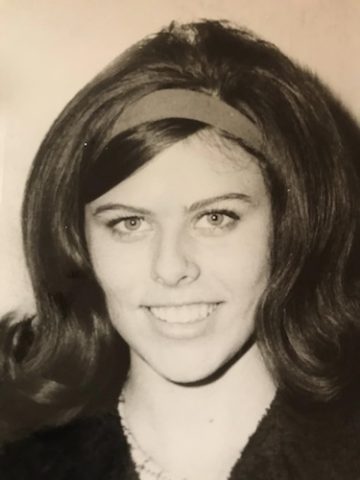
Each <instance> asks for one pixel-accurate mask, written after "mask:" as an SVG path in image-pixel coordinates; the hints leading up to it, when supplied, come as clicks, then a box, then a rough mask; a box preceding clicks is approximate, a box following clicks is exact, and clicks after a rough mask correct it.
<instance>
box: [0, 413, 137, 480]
mask: <svg viewBox="0 0 360 480" xmlns="http://www.w3.org/2000/svg"><path fill="white" fill-rule="evenodd" d="M129 458H130V457H129V452H128V447H127V444H126V440H125V438H124V435H123V432H122V429H121V426H120V421H119V417H118V416H117V415H116V414H113V413H107V414H103V415H99V416H93V417H88V418H81V419H77V420H74V421H72V422H70V423H69V424H67V425H64V426H59V427H56V428H51V429H47V430H43V431H41V432H37V433H35V434H33V435H31V436H29V437H27V438H24V439H22V440H18V441H16V442H11V443H8V444H5V445H4V446H3V447H2V449H1V453H0V478H1V479H2V480H27V479H29V480H30V479H33V478H36V479H37V480H42V479H49V478H51V479H52V480H65V479H69V478H71V479H72V480H82V479H86V480H95V479H99V478H106V479H110V478H113V476H114V478H116V476H117V478H124V477H125V472H127V474H126V478H131V468H132V467H131V462H130V461H129ZM121 474H122V475H121ZM119 475H120V476H119Z"/></svg>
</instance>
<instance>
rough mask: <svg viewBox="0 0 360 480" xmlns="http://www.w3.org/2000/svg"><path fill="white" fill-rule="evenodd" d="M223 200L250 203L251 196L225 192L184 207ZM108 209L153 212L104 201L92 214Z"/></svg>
mask: <svg viewBox="0 0 360 480" xmlns="http://www.w3.org/2000/svg"><path fill="white" fill-rule="evenodd" d="M223 200H241V201H243V202H246V203H250V201H251V198H250V196H249V195H246V194H245V193H226V194H224V195H218V196H216V197H210V198H205V199H203V200H198V201H197V202H194V203H192V204H191V205H190V206H189V207H186V211H187V212H190V213H191V212H194V211H196V210H199V209H201V208H204V207H207V206H209V205H211V204H213V203H216V202H220V201H223ZM108 210H110V211H111V210H126V211H128V212H130V213H135V214H137V215H152V213H153V212H151V210H147V209H146V208H141V207H132V206H131V205H125V204H123V203H105V204H104V205H100V206H99V207H97V208H96V209H95V210H94V212H93V214H94V215H99V214H100V213H102V212H105V211H108Z"/></svg>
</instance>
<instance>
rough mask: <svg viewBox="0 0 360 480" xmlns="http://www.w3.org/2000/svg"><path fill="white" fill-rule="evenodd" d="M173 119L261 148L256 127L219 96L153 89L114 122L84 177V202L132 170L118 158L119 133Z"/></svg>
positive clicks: (102, 192) (104, 190) (106, 189)
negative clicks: (203, 126) (201, 126)
mask: <svg viewBox="0 0 360 480" xmlns="http://www.w3.org/2000/svg"><path fill="white" fill-rule="evenodd" d="M176 118H178V119H179V118H180V119H188V120H196V121H199V122H202V123H204V124H205V125H209V126H211V127H215V128H217V129H219V130H223V131H224V132H227V133H229V134H230V135H232V136H234V137H237V138H241V139H242V140H243V142H244V143H245V144H246V145H248V146H249V147H250V148H252V149H254V150H261V142H262V136H261V132H260V130H259V128H258V127H257V126H256V125H255V124H254V123H253V121H252V120H250V118H249V117H248V116H246V115H245V114H244V113H242V112H240V111H239V110H237V109H235V108H234V107H232V106H231V105H229V104H228V103H226V102H224V101H223V100H221V99H220V98H219V97H217V96H215V95H210V94H207V93H204V92H199V91H194V90H186V89H163V90H156V91H154V92H152V93H149V94H147V95H145V96H143V97H141V98H140V99H137V100H135V101H134V102H133V103H131V104H129V105H128V106H127V107H126V108H125V109H124V111H123V112H122V113H121V114H120V115H119V118H118V119H117V120H116V121H115V123H114V125H113V128H112V131H111V140H110V142H109V144H108V145H107V146H106V147H105V149H104V150H103V151H102V152H101V153H100V155H99V157H98V158H97V159H96V161H95V163H94V164H93V166H92V167H91V170H90V172H88V175H87V176H86V179H85V186H84V187H85V188H84V191H83V196H84V201H85V202H91V201H92V200H94V199H95V198H97V197H99V196H101V195H103V194H104V193H105V192H107V191H108V190H110V189H111V188H113V187H114V186H115V185H117V184H118V183H119V182H120V181H121V180H122V179H124V178H126V176H125V175H127V174H130V173H132V171H133V170H134V168H133V167H132V166H131V165H126V161H125V162H124V159H122V160H120V159H119V158H118V155H117V151H116V139H117V138H118V137H119V135H120V134H122V133H124V132H126V131H127V130H130V129H132V128H134V127H138V126H139V125H141V124H144V123H147V122H155V121H158V120H164V119H176Z"/></svg>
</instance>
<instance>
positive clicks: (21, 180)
mask: <svg viewBox="0 0 360 480" xmlns="http://www.w3.org/2000/svg"><path fill="white" fill-rule="evenodd" d="M198 18H227V19H230V20H233V21H235V22H237V23H239V24H242V25H244V26H246V27H248V28H250V29H252V30H254V31H255V32H256V33H258V34H260V35H261V36H263V37H264V38H266V39H267V40H270V41H272V42H274V43H275V44H277V45H278V46H279V47H280V48H281V49H282V50H283V51H284V52H285V53H287V54H289V55H291V56H292V57H294V58H296V59H297V60H298V61H300V62H301V63H302V64H305V65H307V66H308V67H309V68H310V69H311V70H313V71H315V72H317V73H318V74H319V76H320V77H321V78H322V79H323V80H324V81H325V82H326V83H328V84H329V85H330V86H331V87H332V89H333V90H334V91H335V92H336V93H337V94H338V95H339V96H340V97H341V98H342V99H343V101H344V102H345V104H346V105H348V107H349V108H350V109H351V110H352V112H353V113H354V115H355V116H357V118H359V120H360V65H359V63H360V0H51V1H49V0H0V106H1V116H0V160H1V163H0V228H1V235H0V315H1V314H2V313H5V312H6V311H7V310H8V309H13V308H16V307H19V308H20V309H21V310H28V309H31V308H32V296H31V291H30V288H29V285H28V279H27V275H26V270H25V267H24V259H23V255H22V249H21V234H20V216H19V213H20V206H21V198H22V193H23V189H24V184H25V180H26V175H27V172H28V169H29V166H30V163H31V160H32V158H33V156H34V154H35V152H36V150H37V148H38V146H39V143H40V141H41V139H42V137H43V136H44V134H45V133H46V131H47V129H48V127H49V125H50V124H51V122H52V121H53V119H54V118H55V117H56V116H57V114H58V113H59V112H60V110H61V109H62V107H63V106H64V105H65V103H66V102H67V101H68V100H69V99H70V98H71V97H72V95H74V94H75V93H76V91H77V90H78V89H79V88H80V87H81V86H83V84H84V83H85V82H87V81H88V80H89V79H90V78H91V77H92V76H93V75H94V74H95V73H97V72H98V71H99V70H100V69H101V68H102V67H103V66H104V65H105V64H107V63H108V62H109V61H111V60H112V58H113V57H114V56H116V55H117V54H118V53H119V52H121V51H122V50H123V49H124V48H126V47H127V46H129V45H130V44H131V43H133V42H135V41H137V40H138V39H140V38H141V37H143V36H144V35H146V34H149V33H151V32H154V31H156V30H158V29H159V28H161V27H162V26H165V25H166V24H168V23H169V22H170V21H171V20H174V19H175V20H181V21H184V20H193V19H198Z"/></svg>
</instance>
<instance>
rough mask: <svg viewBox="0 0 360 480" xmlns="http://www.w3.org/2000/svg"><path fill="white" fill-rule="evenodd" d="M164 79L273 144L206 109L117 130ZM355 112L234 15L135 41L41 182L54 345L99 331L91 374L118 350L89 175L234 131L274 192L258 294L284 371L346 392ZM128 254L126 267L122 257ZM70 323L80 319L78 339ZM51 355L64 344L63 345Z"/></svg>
mask: <svg viewBox="0 0 360 480" xmlns="http://www.w3.org/2000/svg"><path fill="white" fill-rule="evenodd" d="M162 89H185V90H194V91H199V92H204V93H207V94H209V95H213V96H216V97H218V98H220V99H221V100H222V101H223V102H225V103H226V104H228V105H231V106H232V107H234V108H235V109H236V110H238V111H240V112H242V114H243V115H244V116H245V117H248V118H249V121H252V122H254V124H255V126H256V129H257V130H258V131H259V138H261V144H258V143H256V145H255V146H254V145H252V143H251V142H248V141H247V138H246V135H244V138H242V137H241V135H239V136H238V137H236V138H235V137H234V135H229V134H227V133H224V132H221V131H219V130H216V132H215V133H214V130H213V133H211V131H210V130H208V131H207V132H206V131H205V130H204V129H205V128H206V127H208V125H207V123H206V122H201V121H198V120H196V119H195V120H194V119H184V118H182V119H177V118H168V119H162V120H158V121H152V122H146V123H145V124H139V125H137V126H134V127H133V128H131V129H129V130H125V131H122V132H121V133H120V134H119V135H116V136H115V138H113V132H114V130H113V129H114V125H115V124H116V122H117V121H118V119H119V118H121V114H122V112H123V111H124V109H125V110H126V107H127V106H128V105H129V104H130V103H132V102H136V101H137V99H139V98H141V97H144V96H146V95H148V94H149V93H150V92H153V91H157V90H162ZM345 122H347V124H348V125H350V126H351V125H353V124H352V122H351V119H349V117H348V116H347V115H346V114H345V113H344V112H343V110H342V108H341V107H340V106H339V105H338V104H336V102H335V101H334V100H333V99H332V97H331V96H330V94H329V93H328V92H327V90H326V89H325V88H324V87H323V86H321V85H320V83H319V82H318V81H317V80H316V79H315V78H314V77H313V76H312V75H310V74H309V73H307V72H306V71H304V70H302V69H300V68H299V67H298V66H296V65H294V64H293V63H292V62H291V61H290V60H289V59H288V58H287V57H285V56H284V55H282V54H281V53H280V52H279V51H278V50H277V49H276V48H275V47H274V46H272V45H270V44H268V43H266V42H264V41H261V40H259V39H257V38H255V37H254V36H253V35H251V34H249V33H248V32H246V31H242V30H239V29H237V28H234V27H231V26H229V25H227V24H224V23H221V22H211V21H210V22H206V21H204V22H199V23H195V24H190V25H176V24H174V25H172V26H170V28H168V29H165V30H164V31H162V32H160V33H159V34H157V35H155V36H153V37H150V38H147V39H145V40H144V41H142V42H140V43H139V44H137V45H135V46H134V47H132V48H131V49H129V50H128V51H127V52H125V54H123V55H122V56H121V57H119V59H117V60H115V61H114V62H113V63H112V65H111V66H110V67H108V68H107V69H106V70H105V71H104V72H102V73H101V74H100V75H99V76H98V77H96V78H95V79H94V80H93V81H92V82H91V83H90V84H89V85H88V86H86V87H85V88H84V89H83V90H82V91H81V92H80V93H79V94H78V95H77V96H76V97H75V98H74V100H73V101H72V102H71V103H70V104H69V105H68V106H67V107H66V109H65V110H64V112H63V113H62V114H61V115H60V117H59V119H58V120H57V121H56V122H55V124H54V125H53V127H52V129H51V130H50V132H49V134H48V135H47V137H46V139H45V140H44V142H43V144H42V146H41V148H40V150H39V153H38V155H37V158H36V160H35V162H34V166H33V169H32V173H31V175H30V178H29V181H28V185H27V191H26V195H25V201H24V223H23V225H24V240H25V247H26V250H27V252H26V253H27V258H28V263H29V269H30V273H31V275H32V279H33V284H34V289H35V294H36V297H37V300H38V311H39V318H40V324H42V323H44V324H45V323H47V326H46V331H47V332H49V331H50V332H51V335H50V336H49V338H51V339H53V340H52V342H53V345H54V346H55V345H56V346H57V347H58V346H59V345H60V346H61V348H60V347H59V351H64V349H65V350H66V348H67V351H68V352H71V354H72V356H73V358H74V357H75V356H79V354H78V351H77V350H76V348H75V347H76V344H79V342H80V340H81V342H82V344H84V343H86V339H91V341H90V340H89V343H88V344H87V349H88V351H87V352H83V353H82V355H83V356H84V358H83V361H84V362H85V357H86V358H87V360H89V358H90V359H91V362H90V363H91V365H92V367H93V370H92V369H91V368H90V369H88V370H89V372H90V373H89V374H88V377H89V378H87V381H89V382H91V379H92V378H93V377H94V376H95V374H94V375H93V374H92V372H93V371H95V370H96V371H98V370H99V367H98V364H99V359H100V358H104V356H105V355H106V353H105V352H107V355H108V357H107V358H110V356H111V354H110V353H109V352H110V351H111V352H115V351H117V350H116V349H117V346H118V341H119V339H116V340H114V339H115V338H116V336H115V333H114V331H113V330H112V328H111V326H110V322H109V321H108V319H107V306H106V299H105V296H107V295H105V296H104V292H103V289H102V288H101V285H99V282H98V279H99V277H100V276H99V275H98V273H97V271H96V270H97V268H96V264H95V272H94V265H93V263H95V261H94V256H93V258H92V255H91V253H92V252H91V241H90V242H89V245H88V244H87V241H86V240H87V239H86V235H85V229H84V212H85V206H86V203H87V202H88V200H89V198H88V197H87V192H88V187H89V184H91V183H93V179H94V175H98V174H101V173H102V172H104V170H103V168H102V167H103V165H105V163H104V164H102V163H101V162H102V161H103V160H104V159H107V160H106V162H107V164H108V165H113V166H115V167H114V170H113V171H112V170H108V171H106V170H105V171H106V173H107V174H108V175H112V174H114V175H116V182H117V183H119V182H120V181H122V180H125V179H127V180H125V181H124V182H123V183H120V184H119V188H120V191H122V188H124V185H126V182H130V181H131V177H130V178H128V177H129V176H130V175H131V174H132V173H134V172H135V171H136V170H138V169H140V170H139V171H138V172H137V174H136V176H134V177H133V178H134V179H136V178H139V177H137V175H141V174H142V172H146V171H147V170H146V169H151V168H154V169H155V168H156V167H155V166H156V165H157V163H156V162H157V160H155V161H154V163H153V165H154V166H152V162H151V160H152V159H154V158H155V157H156V158H157V159H158V158H159V156H161V155H163V156H164V157H165V156H167V155H170V152H174V151H176V149H182V148H185V149H186V147H184V145H188V143H187V142H192V141H194V140H193V139H194V138H198V139H199V138H201V136H203V137H202V138H203V140H202V143H201V145H202V146H203V147H204V138H206V135H209V136H210V137H209V138H212V139H213V140H214V139H215V138H218V142H217V143H218V145H217V146H215V145H213V148H212V149H211V151H212V152H219V151H221V152H223V154H224V152H225V151H226V149H228V148H229V145H230V144H232V145H234V152H236V151H237V152H242V153H241V154H240V157H241V155H246V156H247V158H250V157H251V158H252V161H251V162H250V164H251V165H252V166H254V168H255V166H256V169H257V172H258V174H259V175H260V172H261V179H262V181H263V182H264V185H266V195H267V198H269V205H271V225H272V227H271V228H270V227H269V228H268V231H271V241H270V240H269V242H270V243H266V242H267V241H268V239H267V240H266V242H265V243H264V244H263V245H265V244H266V247H268V246H269V245H270V247H269V249H268V250H269V255H267V252H266V255H264V256H263V257H261V258H264V259H265V258H267V257H268V263H267V264H266V265H267V267H266V270H267V269H268V270H267V271H266V275H264V279H265V278H266V282H265V283H264V284H261V288H259V290H258V293H259V295H258V297H257V300H259V299H261V301H260V302H259V305H258V311H257V315H256V327H255V334H256V336H257V338H258V340H259V343H260V345H261V346H262V348H263V351H264V352H265V354H266V356H267V358H268V360H269V363H270V365H271V366H272V368H273V370H274V373H275V374H276V375H277V376H278V380H279V382H280V383H282V384H283V385H286V386H287V387H288V388H290V389H296V390H298V391H302V392H304V391H305V392H310V393H312V394H313V395H314V396H315V397H318V398H320V397H321V398H327V397H331V396H333V395H335V394H336V393H337V391H338V390H339V388H340V387H339V384H340V383H339V382H340V381H343V382H345V383H346V381H347V380H346V379H345V380H344V378H345V373H344V372H345V370H346V368H347V363H348V362H349V359H350V356H351V355H353V354H354V353H353V351H352V350H351V355H350V351H348V352H347V353H344V345H345V344H346V345H348V346H349V345H350V346H352V345H354V344H352V343H351V341H352V339H353V340H354V339H357V338H358V337H357V336H355V335H354V334H356V335H358V332H357V329H356V326H355V325H354V323H353V322H352V318H353V314H354V308H353V306H354V303H355V302H354V297H355V295H356V290H355V285H356V282H357V281H358V274H359V273H358V272H359V270H358V265H359V263H356V265H355V262H358V258H357V257H356V254H355V253H354V252H355V251H356V250H355V247H356V246H358V245H359V231H358V228H359V227H358V224H359V219H358V217H357V216H356V215H358V214H357V213H355V209H356V202H357V201H358V179H359V172H358V167H356V166H355V159H354V156H355V154H354V148H355V146H356V145H358V143H359V141H358V131H357V130H356V128H355V127H353V130H352V132H353V136H352V141H351V142H350V137H347V135H348V134H347V133H346V131H345V128H344V127H343V125H344V124H345ZM203 130H204V131H203ZM223 137H224V139H223V140H221V139H222V138H223ZM225 138H226V140H225ZM184 142H185V143H184ZM211 143H212V142H211V141H210V146H211ZM213 143H214V142H213ZM215 143H216V142H215ZM148 161H150V163H149V165H147V162H148ZM233 162H234V165H235V164H236V159H234V160H233ZM220 164H221V162H220V163H219V165H220ZM239 165H240V170H238V171H239V172H241V161H240V163H239ZM104 168H105V167H104ZM189 168H191V167H189ZM234 168H235V167H234ZM236 168H237V167H236ZM236 168H235V170H236ZM179 171H180V170H179ZM236 171H237V170H236ZM234 178H235V174H234ZM110 184H111V182H110V183H109V185H110ZM113 186H114V185H113V184H112V185H111V187H113ZM109 188H110V187H109ZM115 188H117V187H115ZM184 188H186V186H185V187H184ZM111 191H112V190H109V192H111ZM103 193H105V195H106V192H103ZM146 194H147V192H144V197H145V198H147V197H146ZM91 200H94V199H93V198H92V199H91ZM95 201H96V200H95ZM164 201H167V199H164ZM91 204H92V202H91V203H90V205H91ZM88 240H89V237H88ZM255 240H258V239H254V242H255ZM255 245H256V242H255ZM88 247H90V248H88ZM252 247H253V246H251V248H252ZM89 249H90V254H89ZM255 250H256V249H255ZM253 261H254V262H255V261H256V259H255V258H254V260H253ZM264 264H265V263H264ZM354 265H355V266H354ZM99 268H100V267H99ZM116 268H119V271H120V272H121V265H116ZM264 279H263V280H264ZM265 284H266V285H265ZM104 286H105V285H102V287H104ZM265 287H266V288H265ZM104 290H105V294H107V293H108V292H106V288H104ZM146 300H147V299H146V297H144V301H146ZM220 300H221V299H220ZM345 300H346V302H345ZM351 302H352V303H351ZM159 303H160V299H159ZM345 303H346V304H347V309H344V305H345ZM44 328H45V327H44ZM62 332H68V335H67V336H65V338H66V342H67V345H68V346H67V347H66V348H65V347H64V345H65V343H66V342H64V340H63V336H62ZM349 332H350V333H349ZM248 333H250V329H249V330H248ZM105 338H106V339H107V340H106V341H105V340H104V339H105ZM79 339H80V340H79ZM76 342H77V343H76ZM110 344H111V345H112V348H113V350H112V349H110V348H109V345H110ZM100 351H101V354H100V353H99V352H100ZM114 355H115V354H114ZM48 356H49V358H50V357H53V356H54V355H53V352H52V351H51V349H48ZM69 358H70V357H69ZM351 358H353V357H351ZM59 359H60V356H59ZM334 359H336V360H334ZM55 363H56V362H55ZM58 363H60V360H59V362H58ZM74 375H75V374H74ZM114 376H115V374H114ZM94 378H95V377H94ZM85 383H86V382H85V381H84V384H85ZM341 387H342V385H341ZM104 388H105V387H104Z"/></svg>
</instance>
